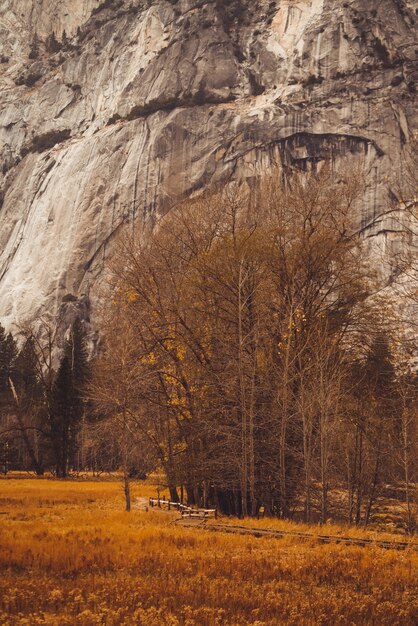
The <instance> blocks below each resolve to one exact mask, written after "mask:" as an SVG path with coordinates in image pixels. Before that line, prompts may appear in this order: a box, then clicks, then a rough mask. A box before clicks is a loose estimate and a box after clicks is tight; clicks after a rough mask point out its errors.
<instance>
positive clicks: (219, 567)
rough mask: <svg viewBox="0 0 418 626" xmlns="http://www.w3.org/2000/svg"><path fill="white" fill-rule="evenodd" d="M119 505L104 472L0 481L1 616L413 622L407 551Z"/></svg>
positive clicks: (154, 625)
mask: <svg viewBox="0 0 418 626" xmlns="http://www.w3.org/2000/svg"><path fill="white" fill-rule="evenodd" d="M150 492H151V488H150V487H149V486H148V487H147V486H145V487H144V486H140V487H137V488H136V492H134V497H135V496H138V495H150ZM121 509H123V494H122V491H121V488H120V486H119V484H117V483H113V482H105V483H101V482H95V483H92V482H90V483H89V482H80V483H72V482H60V481H52V480H41V481H38V480H1V481H0V512H1V513H2V514H1V515H0V525H1V530H0V567H1V577H0V624H4V625H7V626H9V625H10V626H24V625H25V626H31V625H35V624H38V625H48V626H58V625H59V626H93V625H97V624H101V625H106V626H116V625H124V626H133V625H136V624H143V625H147V626H166V625H167V626H168V625H170V626H180V625H184V626H221V625H230V626H245V625H247V624H252V625H253V626H267V625H268V626H279V625H281V624H306V625H311V624H324V625H325V624H329V625H331V624H332V625H346V624H355V625H359V624H375V625H376V626H380V625H384V624H402V625H403V624H405V625H407V624H411V625H412V624H416V623H417V621H418V598H417V588H416V582H417V572H418V567H417V565H418V554H416V553H413V552H412V551H406V552H395V551H390V550H389V551H384V550H382V549H380V548H359V547H348V546H341V545H318V544H315V543H314V542H312V543H304V544H300V543H298V541H297V539H295V538H291V537H286V538H284V539H281V540H277V539H265V538H263V539H257V538H255V537H249V536H238V535H237V536H235V535H224V534H221V533H210V532H205V533H203V532H199V531H198V530H194V529H185V528H180V527H177V526H176V525H175V524H173V523H172V520H173V519H174V518H175V517H176V514H175V513H174V514H169V513H162V512H160V511H149V512H145V511H139V510H134V511H133V512H132V513H131V514H127V513H124V512H121Z"/></svg>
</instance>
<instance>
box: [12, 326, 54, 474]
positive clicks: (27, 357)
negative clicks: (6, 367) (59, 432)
mask: <svg viewBox="0 0 418 626" xmlns="http://www.w3.org/2000/svg"><path fill="white" fill-rule="evenodd" d="M14 370H15V371H14V375H13V380H12V382H13V387H14V393H15V401H16V419H17V422H18V425H19V428H20V432H21V436H22V440H23V443H24V445H25V447H26V450H27V453H28V455H29V458H30V461H31V469H33V470H35V472H36V473H37V474H38V475H42V474H43V473H44V464H43V457H44V450H45V447H46V441H45V417H46V414H45V406H44V404H43V403H42V401H41V400H42V390H41V385H40V381H39V377H38V357H37V354H36V348H35V342H34V339H33V337H29V338H28V339H27V341H26V342H25V344H24V346H23V348H22V350H21V351H20V352H19V354H18V356H17V358H16V361H15V367H14Z"/></svg>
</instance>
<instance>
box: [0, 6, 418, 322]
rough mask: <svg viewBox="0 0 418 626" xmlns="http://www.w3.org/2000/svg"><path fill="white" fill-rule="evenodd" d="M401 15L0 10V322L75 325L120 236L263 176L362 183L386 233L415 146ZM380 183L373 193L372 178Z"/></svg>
mask: <svg viewBox="0 0 418 626" xmlns="http://www.w3.org/2000/svg"><path fill="white" fill-rule="evenodd" d="M417 13H418V4H417V2H416V1H415V0H367V2H366V1H365V0H346V1H345V2H342V0H340V1H338V2H336V1H335V0H258V1H257V2H254V0H229V1H228V2H225V1H224V0H207V1H206V2H205V1H203V0H170V1H169V0H104V1H103V0H41V1H39V0H2V2H1V6H0V60H1V63H0V151H1V155H2V158H1V164H0V205H1V209H0V251H1V257H0V317H1V318H2V321H3V323H5V324H6V325H7V326H9V327H11V326H12V325H13V324H16V323H17V324H19V323H24V322H25V321H27V320H33V319H34V318H35V317H36V316H38V315H39V314H40V313H43V312H45V311H48V312H49V313H50V314H52V315H58V316H59V317H61V318H63V319H66V316H67V317H68V316H70V317H71V315H72V314H73V313H74V312H75V311H81V312H82V313H83V315H85V316H88V311H89V306H90V305H89V302H90V301H92V302H93V304H94V294H95V289H96V286H97V282H98V280H99V277H100V275H101V271H102V269H103V263H104V260H105V259H106V257H107V255H108V254H109V253H110V254H111V250H112V246H113V243H114V241H115V239H117V235H118V233H119V232H120V229H121V227H122V226H123V225H124V224H129V225H130V227H131V228H133V229H135V232H137V233H138V236H140V235H141V232H142V231H143V229H144V226H146V225H147V224H148V223H152V221H153V220H154V219H155V216H156V215H157V214H158V213H160V212H163V211H166V210H168V209H169V208H170V207H171V206H173V205H174V204H175V203H177V202H178V201H179V200H181V199H182V198H184V197H185V196H187V195H189V194H191V193H193V192H196V191H199V190H201V189H204V188H206V187H208V186H211V185H216V184H221V183H222V184H224V183H226V182H228V181H231V180H236V179H241V178H243V177H253V176H256V175H257V174H259V173H260V172H261V171H263V170H265V169H266V168H267V167H268V166H269V165H271V164H272V163H275V164H277V163H279V164H281V165H282V166H283V167H286V166H289V165H295V164H297V165H299V166H301V167H312V166H314V165H315V164H316V163H317V162H319V161H322V160H324V159H332V160H333V161H335V162H336V164H337V165H338V166H342V167H344V168H351V167H355V166H358V165H359V166H361V168H363V169H364V172H365V173H366V177H367V194H366V200H365V202H364V204H363V206H362V210H361V216H360V219H361V224H362V226H363V227H365V228H366V229H367V226H368V224H370V223H371V222H372V221H373V222H374V223H373V226H371V227H370V234H373V235H378V239H379V241H380V243H381V245H382V246H386V247H388V248H389V251H390V248H392V247H393V246H396V245H398V244H397V237H398V234H397V233H396V232H394V231H396V230H398V228H397V227H396V226H394V225H393V224H390V223H389V222H388V220H387V219H386V218H385V219H383V220H380V221H379V220H378V221H377V222H375V221H374V218H375V217H376V215H379V214H380V213H381V212H382V211H384V210H385V209H386V208H387V207H388V203H391V202H392V203H395V202H396V181H397V180H398V177H399V176H401V175H402V163H403V161H404V154H405V153H406V152H407V150H408V147H409V142H410V140H411V136H412V135H413V133H414V132H415V130H416V129H417V128H418V114H417V108H416V85H417V79H418V65H417V59H418V46H417V23H418V15H417ZM387 177H390V180H389V181H388V178H387Z"/></svg>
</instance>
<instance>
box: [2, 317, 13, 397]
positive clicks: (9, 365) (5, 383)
mask: <svg viewBox="0 0 418 626" xmlns="http://www.w3.org/2000/svg"><path fill="white" fill-rule="evenodd" d="M16 356H17V347H16V342H15V340H14V339H13V336H12V334H11V333H8V334H7V335H6V331H5V330H4V328H3V326H2V325H1V324H0V394H1V397H2V400H4V399H5V398H6V397H7V398H8V397H10V394H9V389H10V386H9V379H10V376H11V374H12V372H13V369H14V364H15V360H16Z"/></svg>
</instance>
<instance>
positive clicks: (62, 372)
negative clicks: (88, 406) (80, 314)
mask: <svg viewBox="0 0 418 626" xmlns="http://www.w3.org/2000/svg"><path fill="white" fill-rule="evenodd" d="M88 378H89V364H88V360H87V347H86V340H85V334H84V330H83V327H82V325H81V322H80V320H78V319H77V320H76V321H75V322H74V324H73V327H72V329H71V333H70V337H69V339H68V341H67V342H66V345H65V349H64V355H63V358H62V361H61V364H60V367H59V369H58V372H57V376H56V379H55V382H54V386H53V390H52V403H51V416H50V418H51V439H52V442H53V447H54V453H55V458H56V471H57V476H59V477H61V478H65V477H66V476H67V475H68V470H69V466H70V464H71V462H72V461H73V460H74V456H75V453H76V451H77V435H78V430H79V427H80V424H81V420H82V418H83V414H84V401H83V392H84V386H85V384H86V382H87V381H88Z"/></svg>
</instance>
